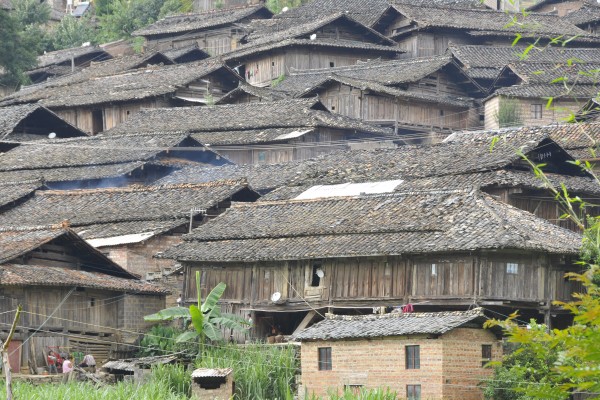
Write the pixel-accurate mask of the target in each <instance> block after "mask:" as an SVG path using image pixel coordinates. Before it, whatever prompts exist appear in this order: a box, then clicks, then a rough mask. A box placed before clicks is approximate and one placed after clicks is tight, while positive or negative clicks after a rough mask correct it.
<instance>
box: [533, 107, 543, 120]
mask: <svg viewBox="0 0 600 400" xmlns="http://www.w3.org/2000/svg"><path fill="white" fill-rule="evenodd" d="M531 118H532V119H542V105H541V104H532V105H531Z"/></svg>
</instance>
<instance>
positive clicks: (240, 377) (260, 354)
mask: <svg viewBox="0 0 600 400" xmlns="http://www.w3.org/2000/svg"><path fill="white" fill-rule="evenodd" d="M196 367H197V368H227V367H231V368H233V374H234V379H235V399H236V400H242V399H253V400H267V399H268V400H291V399H293V398H294V392H295V386H296V375H297V374H298V373H299V372H300V371H299V365H298V359H297V354H296V349H295V348H294V347H293V346H283V347H281V346H269V345H263V344H253V345H245V346H239V345H233V344H230V345H225V346H221V347H208V348H207V350H206V351H205V353H204V357H203V358H202V359H201V360H199V361H197V362H196Z"/></svg>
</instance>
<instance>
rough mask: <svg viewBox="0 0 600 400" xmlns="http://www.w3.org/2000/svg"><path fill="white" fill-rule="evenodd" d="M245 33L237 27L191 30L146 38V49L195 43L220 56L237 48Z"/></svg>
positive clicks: (173, 47)
mask: <svg viewBox="0 0 600 400" xmlns="http://www.w3.org/2000/svg"><path fill="white" fill-rule="evenodd" d="M244 35H245V33H244V32H243V31H242V30H241V29H239V28H235V27H231V26H229V27H223V28H214V29H210V30H208V31H203V32H191V33H188V34H186V35H177V36H168V37H161V38H149V39H146V43H145V45H144V49H145V50H146V51H150V50H157V51H163V50H169V49H179V48H182V47H186V46H192V45H194V44H196V45H198V47H199V48H200V49H202V50H204V51H206V52H207V53H208V54H210V55H211V56H218V55H221V54H224V53H227V52H229V51H231V50H235V49H236V48H237V47H238V45H239V42H240V39H242V38H243V37H244Z"/></svg>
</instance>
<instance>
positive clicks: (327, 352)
mask: <svg viewBox="0 0 600 400" xmlns="http://www.w3.org/2000/svg"><path fill="white" fill-rule="evenodd" d="M331 367H332V364H331V347H319V371H331Z"/></svg>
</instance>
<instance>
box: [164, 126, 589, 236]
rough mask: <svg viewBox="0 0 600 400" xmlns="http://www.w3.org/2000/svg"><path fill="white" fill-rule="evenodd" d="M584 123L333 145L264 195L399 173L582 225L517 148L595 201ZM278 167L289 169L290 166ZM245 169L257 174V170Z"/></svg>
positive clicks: (408, 181)
mask: <svg viewBox="0 0 600 400" xmlns="http://www.w3.org/2000/svg"><path fill="white" fill-rule="evenodd" d="M553 128H556V129H553ZM546 129H547V130H546ZM586 131H589V130H583V131H577V130H575V129H564V128H561V127H544V128H522V129H515V130H512V131H509V130H504V131H499V132H498V131H483V132H481V131H480V132H471V131H466V132H464V133H455V134H453V135H451V136H450V137H448V138H447V139H446V141H445V142H444V143H441V144H436V145H421V146H399V147H398V148H396V149H377V150H363V151H346V152H336V153H331V154H327V155H324V156H321V157H319V158H317V159H314V160H308V161H306V162H303V163H302V164H301V165H297V166H294V169H295V171H296V174H295V175H293V176H291V177H289V178H287V181H284V180H283V179H282V183H281V184H280V187H279V188H278V189H276V190H274V191H271V192H270V193H268V194H265V195H264V196H263V197H262V198H261V199H260V201H271V200H291V199H294V198H296V197H297V196H299V195H300V194H302V193H303V192H305V191H306V190H308V189H310V188H311V187H315V186H323V185H327V186H328V187H329V189H330V190H332V191H336V190H342V189H343V190H347V188H346V186H345V185H348V184H351V183H356V184H358V185H359V186H358V188H357V189H356V190H358V192H357V193H360V192H361V191H364V188H361V187H360V184H362V183H364V182H375V181H393V180H398V179H401V180H402V181H403V182H402V183H401V184H399V185H398V187H397V190H404V191H411V190H414V191H420V190H435V189H436V188H447V189H464V188H474V189H476V190H481V191H484V192H486V193H488V194H491V195H493V196H496V198H497V199H498V200H500V201H502V202H505V203H507V204H510V205H511V206H514V207H517V208H520V209H522V210H525V211H528V212H531V213H533V214H535V215H536V216H537V217H539V218H543V219H545V220H547V221H549V222H551V223H553V224H556V225H559V226H561V227H564V228H568V229H572V230H575V231H579V228H578V227H577V226H576V225H575V224H573V223H572V222H571V221H570V220H565V219H561V218H560V216H561V215H563V214H564V213H565V209H564V207H563V206H562V205H561V204H560V203H559V202H558V201H556V200H555V199H554V198H553V196H552V194H551V193H550V191H549V190H548V188H547V187H546V186H545V184H544V182H542V181H540V180H539V179H538V178H536V177H535V175H534V174H533V172H531V170H530V167H529V165H527V164H525V163H523V161H522V160H521V159H520V157H519V156H518V155H517V154H516V151H515V149H519V148H523V149H524V152H525V154H527V156H528V157H529V158H530V159H531V160H534V161H536V162H544V163H546V164H547V167H546V168H545V171H546V174H547V176H548V179H549V181H550V182H551V183H552V185H554V188H556V189H559V190H560V189H561V187H562V185H565V187H566V188H567V190H568V191H569V193H570V194H572V195H574V196H580V197H581V198H582V199H586V201H587V202H588V203H589V204H597V202H598V198H599V196H600V187H599V186H598V184H597V183H596V182H595V181H594V179H593V178H591V177H589V176H586V174H585V173H583V172H582V171H581V170H580V169H579V168H577V167H574V166H573V165H571V163H570V161H572V160H573V159H575V158H579V157H575V154H576V153H577V152H583V151H584V152H586V153H587V154H588V155H589V150H588V148H589V146H590V142H591V141H590V139H589V138H588V139H586V137H585V132H586ZM493 137H500V138H501V139H502V143H496V145H495V146H494V151H493V153H494V154H490V145H491V143H492V138H493ZM549 137H551V138H554V139H555V140H556V141H558V142H559V143H573V144H574V143H577V146H578V149H563V148H561V147H560V146H559V145H558V144H557V142H555V141H553V140H551V139H550V138H549ZM576 138H578V140H576ZM565 146H569V147H570V146H571V145H568V144H565ZM584 147H585V149H583V148H584ZM538 148H539V149H544V150H547V151H539V150H537V149H538ZM273 168H275V166H274V167H273ZM278 168H279V169H280V171H281V175H282V176H283V177H286V176H287V175H286V169H285V168H283V167H282V166H279V167H278ZM224 170H225V171H223V175H225V176H229V177H233V176H235V175H232V174H231V173H229V171H230V170H231V169H230V168H224ZM182 172H183V171H182ZM184 176H189V174H185V173H182V174H181V175H179V176H178V175H177V174H174V175H173V176H172V178H170V177H169V176H167V177H165V178H164V179H165V181H167V182H168V179H176V180H174V182H177V183H180V182H183V180H182V179H183V178H184ZM208 176H212V177H213V179H216V178H217V177H219V176H220V175H219V169H216V170H215V171H213V172H212V174H211V175H208ZM248 176H253V174H252V171H249V172H248ZM260 176H261V175H260V174H259V173H256V175H254V176H253V181H252V184H253V185H255V186H257V187H260V183H258V182H256V181H257V180H258V178H260ZM178 178H179V179H178ZM267 182H268V181H267ZM330 185H331V186H330ZM586 212H587V213H588V214H590V215H600V210H598V209H597V208H594V207H588V208H586Z"/></svg>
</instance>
